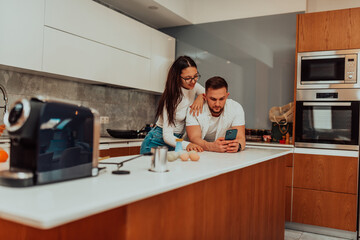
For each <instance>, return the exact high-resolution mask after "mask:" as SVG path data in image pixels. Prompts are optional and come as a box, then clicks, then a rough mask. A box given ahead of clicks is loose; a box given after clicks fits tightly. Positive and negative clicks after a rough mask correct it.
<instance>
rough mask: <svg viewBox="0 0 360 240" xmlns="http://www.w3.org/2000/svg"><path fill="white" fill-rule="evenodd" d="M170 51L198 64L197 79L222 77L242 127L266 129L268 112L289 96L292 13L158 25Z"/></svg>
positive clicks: (291, 85) (293, 31)
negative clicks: (171, 41) (173, 45)
mask: <svg viewBox="0 0 360 240" xmlns="http://www.w3.org/2000/svg"><path fill="white" fill-rule="evenodd" d="M162 31H164V32H165V33H167V34H169V35H172V36H174V37H175V38H176V39H177V49H176V56H180V55H189V56H190V57H192V58H194V60H195V61H196V62H197V64H198V69H199V72H200V74H201V75H202V78H201V80H200V81H199V83H200V84H202V85H203V86H204V85H205V81H206V80H207V79H208V78H210V77H212V76H214V75H218V76H222V77H224V78H225V79H226V80H227V82H228V84H229V92H230V98H231V99H234V100H236V101H238V102H239V103H240V104H241V105H242V106H243V108H244V110H245V119H246V127H247V128H258V129H270V128H271V122H270V121H269V120H268V112H269V110H270V108H271V107H273V106H283V105H285V104H287V103H289V102H291V101H292V100H293V88H294V76H295V75H294V69H295V39H296V13H292V14H281V15H273V16H266V17H257V18H248V19H239V20H232V21H224V22H217V23H207V24H198V25H193V26H184V27H175V28H167V29H162Z"/></svg>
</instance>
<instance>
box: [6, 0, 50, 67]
mask: <svg viewBox="0 0 360 240" xmlns="http://www.w3.org/2000/svg"><path fill="white" fill-rule="evenodd" d="M44 7H45V2H44V0H26V1H20V0H0V64H1V65H6V66H12V67H18V68H24V69H31V70H38V71H39V70H41V64H42V46H43V29H44Z"/></svg>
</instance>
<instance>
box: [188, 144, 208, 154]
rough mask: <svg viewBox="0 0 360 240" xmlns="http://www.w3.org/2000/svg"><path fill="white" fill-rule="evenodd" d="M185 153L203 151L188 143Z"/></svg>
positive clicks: (197, 146)
mask: <svg viewBox="0 0 360 240" xmlns="http://www.w3.org/2000/svg"><path fill="white" fill-rule="evenodd" d="M186 151H188V152H190V151H197V152H203V151H204V149H203V148H202V147H200V146H199V145H197V144H195V143H189V144H188V145H187V147H186Z"/></svg>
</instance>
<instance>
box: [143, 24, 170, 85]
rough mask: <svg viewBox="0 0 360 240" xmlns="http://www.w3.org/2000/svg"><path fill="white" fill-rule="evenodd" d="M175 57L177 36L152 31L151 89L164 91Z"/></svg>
mask: <svg viewBox="0 0 360 240" xmlns="http://www.w3.org/2000/svg"><path fill="white" fill-rule="evenodd" d="M174 59H175V38H173V37H170V36H168V35H166V34H164V33H161V32H159V31H157V30H155V29H153V30H152V32H151V68H150V86H149V90H152V91H155V92H163V91H164V88H165V82H166V78H167V74H168V71H169V68H170V66H171V64H172V63H173V61H174Z"/></svg>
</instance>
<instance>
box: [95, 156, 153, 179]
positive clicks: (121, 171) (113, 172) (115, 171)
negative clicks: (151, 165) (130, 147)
mask: <svg viewBox="0 0 360 240" xmlns="http://www.w3.org/2000/svg"><path fill="white" fill-rule="evenodd" d="M151 155H152V153H151V152H148V153H144V154H140V155H138V156H135V157H132V158H129V159H126V160H124V161H122V162H118V163H117V162H99V164H115V165H117V170H114V171H112V174H130V171H128V170H120V168H121V167H122V166H123V165H124V163H126V162H128V161H131V160H134V159H136V158H139V157H142V156H151Z"/></svg>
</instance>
